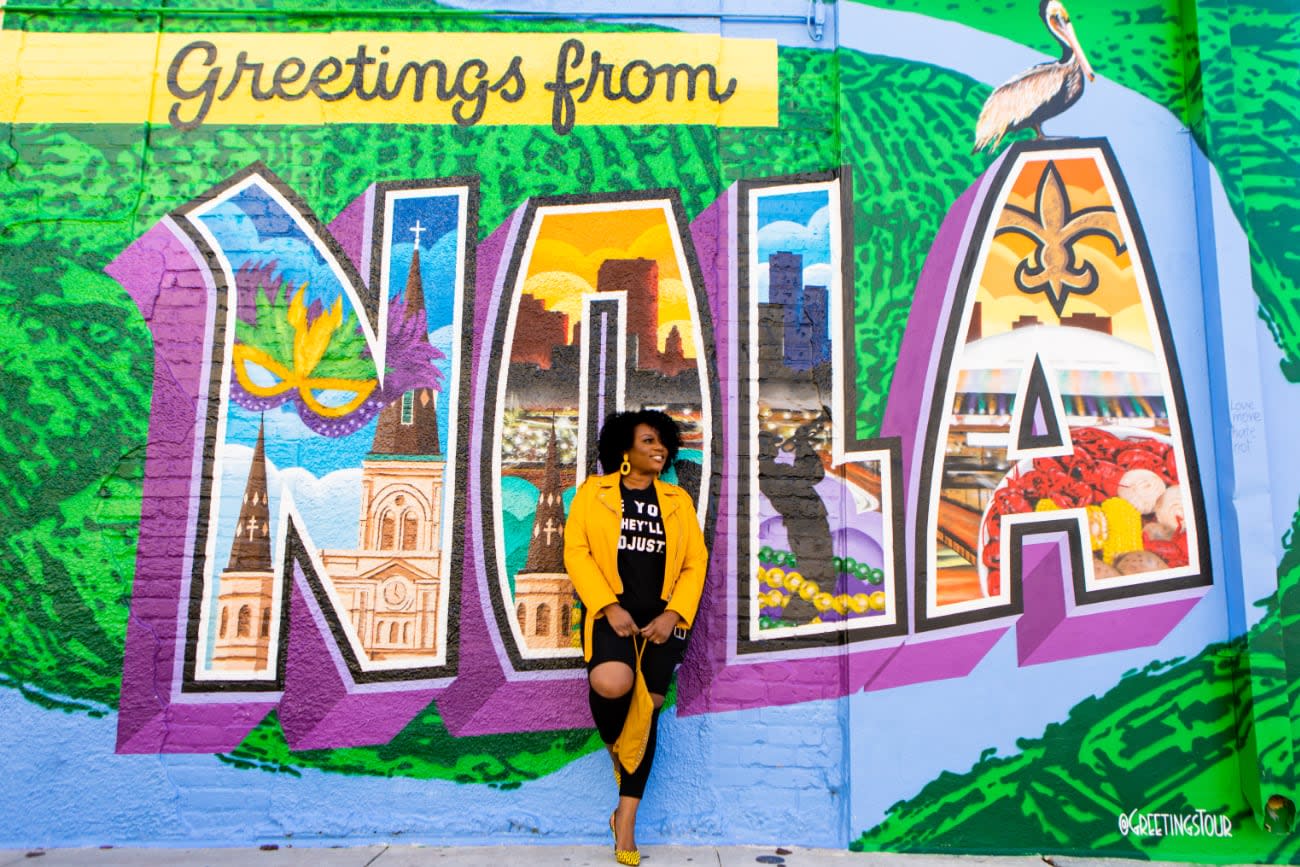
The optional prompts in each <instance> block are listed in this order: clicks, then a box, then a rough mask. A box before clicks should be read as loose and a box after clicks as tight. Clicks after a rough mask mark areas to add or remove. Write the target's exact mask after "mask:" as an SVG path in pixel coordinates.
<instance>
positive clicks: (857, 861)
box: [0, 845, 1168, 867]
mask: <svg viewBox="0 0 1300 867" xmlns="http://www.w3.org/2000/svg"><path fill="white" fill-rule="evenodd" d="M641 862H642V863H643V864H647V865H652V867H676V865H689V867H751V865H756V864H777V865H787V867H827V865H829V867H867V865H872V867H976V865H978V867H1043V865H1044V864H1048V865H1054V867H1083V865H1086V867H1133V865H1137V864H1139V863H1141V864H1142V865H1143V867H1158V865H1159V864H1160V863H1161V862H1155V861H1146V862H1138V861H1127V860H1120V859H1102V858H1074V857H1067V856H1052V857H1050V858H1042V857H1039V856H1034V855H1028V856H1004V857H988V856H975V855H971V856H959V855H892V854H880V853H874V852H873V853H857V852H849V851H846V850H840V849H799V848H780V849H778V848H775V847H770V846H722V847H715V846H650V847H647V848H645V849H642V850H641ZM613 863H614V858H613V855H612V853H611V852H610V850H609V848H608V847H597V846H482V847H467V846H458V847H451V846H382V845H381V846H358V847H355V848H353V847H348V848H333V849H317V848H311V847H306V846H304V847H294V848H290V847H285V846H282V847H280V848H278V849H252V848H244V849H125V848H123V849H117V848H105V849H47V850H41V849H34V850H21V849H4V850H0V867H17V865H24V867H83V865H93V867H164V865H173V864H178V865H179V864H183V865H187V867H189V865H194V867H242V865H256V867H422V865H427V864H437V865H442V867H512V865H516V864H518V865H528V867H547V865H559V867H607V865H610V864H613ZM1165 863H1168V862H1165Z"/></svg>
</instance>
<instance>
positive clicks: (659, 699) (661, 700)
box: [650, 692, 664, 710]
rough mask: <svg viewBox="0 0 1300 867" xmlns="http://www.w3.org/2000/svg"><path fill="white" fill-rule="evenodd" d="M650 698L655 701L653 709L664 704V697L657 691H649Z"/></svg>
mask: <svg viewBox="0 0 1300 867" xmlns="http://www.w3.org/2000/svg"><path fill="white" fill-rule="evenodd" d="M650 698H651V699H652V700H653V701H654V703H655V710H658V709H659V708H661V707H663V706H664V697H663V696H662V695H660V694H659V693H657V692H652V693H650Z"/></svg>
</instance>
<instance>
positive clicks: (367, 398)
mask: <svg viewBox="0 0 1300 867" xmlns="http://www.w3.org/2000/svg"><path fill="white" fill-rule="evenodd" d="M360 201H361V202H362V203H363V205H368V206H369V207H370V209H371V212H372V216H371V221H372V226H373V233H374V243H373V244H372V245H371V248H370V249H369V250H368V251H366V252H367V254H368V257H369V260H370V261H369V265H370V268H369V270H370V272H371V280H370V285H369V286H367V285H365V282H364V281H362V280H360V278H359V275H358V274H357V273H356V272H355V271H353V270H352V269H351V268H350V267H349V263H347V260H346V259H344V258H343V257H342V256H340V255H339V252H340V251H338V250H337V249H335V248H334V247H333V246H332V238H331V236H330V235H328V234H327V233H326V232H324V231H321V230H320V227H317V226H314V225H313V224H312V223H311V221H310V220H309V219H307V218H306V217H305V216H303V214H302V212H301V210H300V209H296V208H295V207H294V206H293V203H292V202H290V201H289V200H288V199H287V198H286V196H285V194H284V193H283V191H281V190H280V189H278V188H277V186H276V185H275V184H274V183H273V182H267V181H265V180H264V179H262V178H261V177H260V176H258V175H256V174H254V175H252V176H251V177H250V178H248V179H246V181H245V182H243V184H242V186H241V185H239V184H236V185H234V186H232V187H231V188H230V189H228V190H225V191H223V192H222V193H221V194H219V195H217V196H214V197H213V198H212V200H211V201H209V202H207V203H205V204H204V205H203V206H201V207H199V208H196V209H195V211H194V213H193V214H192V215H191V216H190V219H191V220H192V222H193V223H194V224H195V225H196V227H197V228H198V229H199V231H200V233H201V237H202V238H204V239H205V240H207V241H208V243H209V245H210V246H211V248H212V249H213V258H214V259H216V260H217V261H219V262H220V263H221V264H223V265H224V266H225V267H226V269H227V270H228V271H229V272H230V273H231V274H233V276H234V283H235V293H236V297H237V303H236V305H235V310H236V316H235V317H234V322H233V325H232V327H231V328H230V329H229V331H232V332H233V333H230V334H228V338H227V339H228V350H227V352H228V358H229V363H228V364H227V365H226V366H224V368H223V375H224V376H225V377H227V381H228V385H227V386H226V388H227V389H228V390H229V393H230V395H231V399H230V400H229V402H227V403H226V404H225V405H224V406H223V410H224V411H223V412H222V413H221V415H220V416H219V418H218V425H219V431H220V433H219V434H218V435H219V437H220V439H219V441H218V443H217V448H216V452H215V466H216V477H215V480H214V484H213V485H212V491H213V495H212V497H211V500H210V502H211V503H212V504H213V507H212V509H211V517H210V524H209V526H210V527H211V531H210V536H209V541H208V551H209V558H208V561H207V562H209V563H214V564H216V565H217V566H218V567H220V569H219V571H216V570H212V571H216V574H214V575H211V577H210V578H209V577H208V575H209V574H210V572H207V571H205V572H203V573H201V574H200V578H201V583H200V585H199V587H200V589H199V590H198V591H197V595H199V597H200V599H201V603H200V611H201V617H200V622H199V624H198V635H199V641H198V642H197V648H196V650H195V651H194V656H195V657H197V658H196V659H195V668H194V671H195V675H194V676H195V679H196V680H198V681H204V680H214V681H225V682H238V681H242V682H257V681H266V682H274V681H275V680H276V679H278V677H280V676H281V675H280V672H279V670H278V668H277V661H278V653H279V645H280V643H281V638H282V636H281V621H282V617H283V609H284V606H285V594H286V592H287V591H286V582H285V578H284V570H285V568H286V566H285V563H286V562H287V560H286V554H285V534H286V533H287V532H289V530H290V526H291V525H292V527H293V528H294V529H295V530H296V532H297V536H298V538H299V539H301V540H302V541H303V542H304V543H305V544H306V546H307V548H306V553H307V555H308V556H307V558H306V559H307V561H309V562H310V563H311V564H312V568H311V569H310V570H308V571H309V573H310V576H311V580H312V581H313V582H314V585H313V586H315V587H316V588H317V589H318V594H319V595H320V596H321V598H322V599H323V600H325V602H326V603H327V604H326V605H325V607H326V608H327V609H328V610H327V611H326V616H327V618H328V620H329V621H330V623H331V624H332V627H331V628H332V629H333V630H334V632H335V634H336V635H337V636H338V637H339V639H340V640H341V641H342V642H344V643H345V644H346V646H347V649H348V651H349V654H350V658H351V660H352V664H353V665H355V666H356V667H357V669H358V672H357V673H358V675H361V674H362V673H364V672H367V671H369V672H385V671H388V672H395V671H402V670H412V671H414V670H422V671H428V670H430V669H432V668H435V667H437V666H441V665H444V664H445V662H446V659H447V630H448V617H449V605H450V604H451V590H450V562H449V561H450V557H449V554H448V552H449V551H450V550H451V538H452V530H453V527H452V525H453V523H454V522H453V520H452V513H453V507H454V505H453V499H454V498H453V497H451V496H450V494H449V492H450V491H452V490H454V485H455V469H456V468H455V462H454V460H453V461H449V460H448V455H449V454H454V449H455V437H456V432H457V424H456V414H457V411H458V400H457V398H456V393H455V392H456V388H457V382H456V380H457V377H456V376H454V375H452V372H453V371H455V370H457V368H456V366H455V365H456V364H457V361H456V358H457V356H458V345H457V344H458V340H459V334H460V324H459V312H458V310H459V302H458V301H457V298H458V297H460V296H462V295H463V293H464V285H463V284H464V279H465V271H466V268H465V262H464V257H465V249H464V238H465V225H466V220H467V217H468V203H469V197H468V191H467V189H466V188H465V187H458V186H455V185H445V186H444V185H440V186H431V187H426V186H421V185H418V184H411V185H406V186H403V187H396V186H384V185H377V186H376V187H375V188H373V189H372V192H371V193H369V194H368V195H367V196H366V197H363V199H362V200H360ZM376 362H378V364H377V363H376ZM379 370H382V371H383V372H384V374H385V375H384V376H383V377H380V376H379V374H378V372H377V371H379ZM204 568H205V569H206V570H211V566H205V567H204ZM390 676H391V675H390Z"/></svg>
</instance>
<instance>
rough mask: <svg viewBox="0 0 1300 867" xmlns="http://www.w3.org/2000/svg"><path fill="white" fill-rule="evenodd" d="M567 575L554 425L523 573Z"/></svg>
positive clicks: (562, 501)
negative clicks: (557, 573) (564, 573)
mask: <svg viewBox="0 0 1300 867" xmlns="http://www.w3.org/2000/svg"><path fill="white" fill-rule="evenodd" d="M564 571H565V568H564V486H563V484H562V483H561V481H560V462H559V445H558V443H557V442H556V436H555V422H554V421H552V422H551V440H550V442H549V443H548V444H547V446H546V475H545V477H544V478H543V480H542V492H541V496H540V497H538V499H537V513H536V516H535V517H534V519H533V539H532V541H531V542H530V543H529V545H528V562H527V563H526V564H525V565H524V568H523V572H524V573H534V572H559V573H562V572H564Z"/></svg>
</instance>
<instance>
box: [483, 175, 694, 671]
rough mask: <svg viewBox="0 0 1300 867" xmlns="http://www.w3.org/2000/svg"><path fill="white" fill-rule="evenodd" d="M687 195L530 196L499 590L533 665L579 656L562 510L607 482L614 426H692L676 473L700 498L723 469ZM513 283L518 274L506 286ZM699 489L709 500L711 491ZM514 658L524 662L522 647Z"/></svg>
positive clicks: (513, 338)
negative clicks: (637, 419) (626, 419)
mask: <svg viewBox="0 0 1300 867" xmlns="http://www.w3.org/2000/svg"><path fill="white" fill-rule="evenodd" d="M683 216H684V215H683V214H682V213H681V205H680V202H679V200H678V199H676V198H675V197H672V198H669V197H663V196H659V195H656V194H653V193H652V194H646V195H645V196H641V195H621V196H618V197H614V198H611V199H605V200H602V199H600V198H597V197H592V198H589V199H585V200H584V199H578V198H568V199H557V200H549V199H542V200H534V201H532V202H530V204H529V208H528V210H527V213H526V214H525V215H524V217H523V223H522V225H521V227H520V230H519V235H518V242H517V247H516V250H515V253H514V256H513V259H512V260H511V262H510V264H509V269H510V270H509V274H510V275H514V285H513V286H509V287H508V290H507V291H508V292H509V296H508V301H507V303H506V304H505V305H503V306H502V308H501V310H502V319H499V320H498V326H497V328H498V331H497V338H496V341H497V344H498V345H499V346H500V347H502V351H501V355H500V362H499V365H500V366H499V369H498V372H497V373H496V394H495V395H493V396H490V397H489V401H490V403H489V407H497V408H498V410H497V416H498V420H497V422H496V423H495V425H494V427H495V434H494V448H493V449H492V451H491V452H490V455H489V456H490V460H491V463H492V473H491V476H490V478H492V480H493V483H492V487H493V488H494V489H498V490H499V491H500V494H499V498H498V500H497V506H496V509H495V514H494V515H492V516H490V517H489V518H488V519H487V521H486V522H485V523H487V524H488V525H489V526H491V527H492V528H493V532H492V538H493V539H494V540H495V547H496V551H495V556H494V555H493V554H491V553H489V554H488V555H487V562H488V563H489V574H492V573H495V575H496V576H497V579H496V581H495V582H493V584H492V596H493V599H494V600H499V601H495V602H494V604H495V607H496V608H497V610H500V611H505V612H507V613H509V612H513V613H514V616H513V617H512V618H507V619H506V624H508V628H506V629H503V630H502V631H503V633H505V634H507V635H508V636H509V639H510V641H511V643H512V645H513V647H515V648H517V649H518V656H519V657H520V661H521V662H522V661H523V660H554V661H557V662H558V661H562V660H568V664H569V665H575V664H578V663H580V661H581V638H580V633H579V630H580V628H581V622H582V620H581V614H580V610H581V602H580V600H578V598H577V595H576V594H575V592H574V590H573V585H572V582H570V581H569V579H568V576H567V574H565V570H564V517H565V509H566V506H567V503H568V502H569V501H570V500H571V499H572V497H573V493H574V491H576V490H577V486H578V485H580V484H582V481H583V479H585V478H586V477H587V476H588V475H590V474H593V473H595V474H600V473H604V469H602V468H601V467H600V466H599V464H598V461H597V459H596V442H597V436H598V434H599V431H600V427H601V425H602V424H603V422H604V419H605V418H606V417H607V416H609V415H610V414H611V413H614V412H619V411H622V410H624V409H640V408H654V409H661V410H663V411H665V412H667V413H668V414H669V415H670V416H672V417H673V418H674V419H675V420H676V421H677V423H678V425H679V426H680V427H681V430H682V448H681V451H680V452H679V453H678V456H677V460H676V462H675V464H674V466H672V467H669V468H668V469H667V470H666V471H665V473H664V478H665V479H666V480H668V481H671V482H674V483H676V484H680V485H681V486H682V487H684V488H685V489H686V490H687V491H688V492H689V493H690V494H691V496H692V498H693V499H694V500H695V501H696V502H697V503H699V504H700V507H699V513H700V514H699V517H700V519H701V520H703V519H704V517H705V511H706V508H707V503H708V497H707V490H704V491H702V486H703V485H704V484H705V483H706V482H707V480H709V479H710V478H711V476H712V467H711V457H712V453H711V448H712V447H711V445H710V444H711V442H712V439H713V437H712V431H711V428H712V418H711V411H712V401H711V398H710V395H709V375H708V369H707V366H706V363H705V362H706V358H707V356H706V352H705V348H704V341H705V338H706V334H705V330H704V327H703V326H702V324H701V320H700V314H699V304H700V302H699V300H698V298H699V295H700V287H699V286H698V285H697V284H698V278H697V276H696V273H697V272H698V266H696V265H694V261H695V254H694V251H693V250H692V249H690V247H689V244H690V236H689V234H687V233H684V232H683V231H682V226H684V225H685V222H684V219H683ZM507 279H509V277H507ZM702 494H703V496H702ZM512 656H514V654H512Z"/></svg>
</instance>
